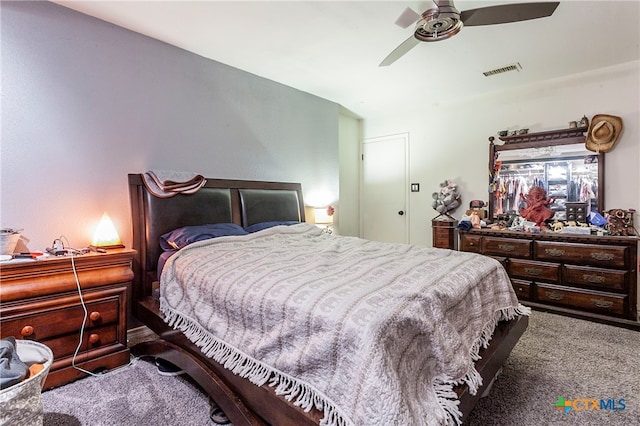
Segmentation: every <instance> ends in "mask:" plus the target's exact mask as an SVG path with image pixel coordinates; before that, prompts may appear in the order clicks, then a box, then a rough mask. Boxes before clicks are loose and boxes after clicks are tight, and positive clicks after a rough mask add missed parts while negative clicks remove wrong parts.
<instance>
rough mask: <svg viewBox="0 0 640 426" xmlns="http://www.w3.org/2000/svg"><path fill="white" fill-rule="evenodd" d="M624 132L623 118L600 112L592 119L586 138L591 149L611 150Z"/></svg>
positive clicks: (598, 150)
mask: <svg viewBox="0 0 640 426" xmlns="http://www.w3.org/2000/svg"><path fill="white" fill-rule="evenodd" d="M621 132H622V118H620V117H616V116H615V115H607V114H598V115H594V116H593V118H592V119H591V125H590V126H589V131H588V133H587V139H586V140H585V146H586V148H587V149H588V150H589V151H593V152H596V153H600V152H609V151H611V150H612V149H613V146H614V145H615V144H616V142H618V138H619V137H620V133H621Z"/></svg>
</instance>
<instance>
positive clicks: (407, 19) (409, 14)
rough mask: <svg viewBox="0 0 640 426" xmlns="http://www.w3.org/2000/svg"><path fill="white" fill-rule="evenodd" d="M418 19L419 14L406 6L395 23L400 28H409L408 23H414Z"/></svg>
mask: <svg viewBox="0 0 640 426" xmlns="http://www.w3.org/2000/svg"><path fill="white" fill-rule="evenodd" d="M418 19H420V14H419V13H418V12H416V11H415V10H413V9H411V8H410V7H407V8H406V9H405V10H404V12H402V13H401V14H400V16H398V19H396V25H397V26H399V27H402V28H409V25H411V24H414V23H416V22H417V21H418Z"/></svg>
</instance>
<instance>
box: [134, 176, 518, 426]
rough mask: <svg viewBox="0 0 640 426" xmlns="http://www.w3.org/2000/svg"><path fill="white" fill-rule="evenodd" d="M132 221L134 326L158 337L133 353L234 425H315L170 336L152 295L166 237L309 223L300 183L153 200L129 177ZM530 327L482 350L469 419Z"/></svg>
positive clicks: (228, 183) (238, 186)
mask: <svg viewBox="0 0 640 426" xmlns="http://www.w3.org/2000/svg"><path fill="white" fill-rule="evenodd" d="M129 195H130V200H131V210H132V220H133V248H134V249H135V250H136V256H135V258H134V265H133V267H134V275H135V277H134V283H133V288H132V293H133V295H132V296H133V297H132V299H133V302H132V311H133V315H134V316H135V318H137V319H138V320H139V321H141V322H142V323H143V324H145V325H146V326H147V327H149V328H150V329H151V330H152V331H153V332H155V333H156V334H158V336H159V339H157V340H154V341H148V342H143V343H140V344H138V345H135V346H134V347H133V348H131V351H132V353H133V354H134V355H136V356H153V357H159V358H163V359H166V360H167V361H169V362H171V363H173V364H175V365H177V366H179V367H180V368H182V369H183V370H184V371H185V372H186V373H187V374H188V375H189V376H190V377H191V378H192V379H193V380H194V381H195V382H197V383H198V384H199V385H200V386H201V387H202V389H203V390H204V391H205V392H207V393H208V394H209V396H210V397H211V398H212V399H213V400H214V401H215V402H216V403H217V404H218V405H219V406H220V407H221V408H222V410H224V412H225V414H227V416H228V417H229V419H230V420H231V421H232V422H233V424H234V425H236V426H240V425H267V424H271V425H291V424H295V425H317V424H318V423H319V421H320V419H321V418H322V417H323V413H322V412H320V411H318V410H312V411H311V412H308V413H305V412H304V411H303V410H302V409H301V408H299V407H296V406H294V405H293V404H292V403H290V402H288V401H287V400H286V399H285V398H283V397H282V396H278V395H276V394H275V392H274V391H273V389H272V388H271V387H269V386H268V385H263V386H261V387H258V386H256V385H254V384H252V383H251V382H249V381H248V380H247V379H244V378H241V377H239V376H236V375H234V374H233V373H231V372H230V371H229V370H227V369H225V368H224V367H223V366H222V365H221V364H219V363H217V362H215V361H213V360H212V359H210V358H207V357H205V356H204V355H203V354H202V352H200V349H199V348H198V347H197V346H196V345H195V344H193V343H192V342H191V341H189V340H188V339H187V338H186V337H185V336H184V335H183V334H182V333H181V332H180V331H177V330H174V329H172V328H170V327H169V326H168V325H167V324H166V323H165V322H164V320H163V318H162V314H161V313H160V303H159V301H158V300H157V298H155V297H154V295H153V289H154V288H155V287H156V286H157V282H158V276H157V272H156V269H157V262H158V257H159V255H160V253H161V249H160V245H159V237H160V235H162V234H164V233H166V232H169V231H171V230H174V229H176V228H178V227H181V226H187V225H200V224H204V223H221V222H232V223H236V224H239V225H242V226H248V225H251V224H254V223H259V222H267V221H275V220H300V221H304V204H303V199H302V188H301V186H300V184H297V183H281V182H261V181H243V180H225V179H207V183H206V185H205V186H204V187H203V188H201V189H200V190H198V192H196V193H195V194H192V195H183V194H179V195H176V196H174V197H170V198H159V197H155V196H153V195H152V194H151V193H150V192H149V191H148V190H147V189H146V187H145V186H144V183H143V179H142V175H140V174H130V175H129ZM527 325H528V318H527V317H519V318H518V319H515V320H513V321H509V322H503V323H500V324H499V326H498V328H497V329H496V331H495V333H494V337H493V339H492V340H491V344H490V346H489V347H488V348H486V349H484V350H481V352H480V355H481V356H482V359H480V360H479V361H478V362H477V363H476V369H477V370H478V372H479V373H480V374H481V375H482V377H483V383H484V385H483V386H482V387H481V388H480V389H479V391H478V392H477V394H476V395H471V394H470V393H469V392H468V390H467V388H466V386H460V387H458V388H456V392H457V393H458V395H459V398H460V406H459V408H460V411H461V412H462V414H463V418H464V417H466V415H468V413H469V412H470V411H471V410H472V409H473V407H474V406H475V404H476V402H477V401H478V399H479V398H480V397H481V395H483V393H485V392H486V390H487V389H488V388H489V387H490V386H491V384H492V383H493V379H494V378H495V377H496V375H497V374H498V373H499V372H500V369H501V367H502V364H503V363H504V361H505V360H506V358H507V357H508V356H509V354H510V353H511V350H512V349H513V347H514V346H515V344H516V343H517V341H518V340H519V339H520V336H521V335H522V334H523V333H524V331H525V330H526V328H527Z"/></svg>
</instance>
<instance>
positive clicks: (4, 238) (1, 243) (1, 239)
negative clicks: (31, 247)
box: [0, 233, 20, 254]
mask: <svg viewBox="0 0 640 426" xmlns="http://www.w3.org/2000/svg"><path fill="white" fill-rule="evenodd" d="M19 240H20V234H7V233H0V254H13V252H14V250H15V249H16V245H18V241H19Z"/></svg>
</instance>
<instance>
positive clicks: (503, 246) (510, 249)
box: [498, 244, 515, 252]
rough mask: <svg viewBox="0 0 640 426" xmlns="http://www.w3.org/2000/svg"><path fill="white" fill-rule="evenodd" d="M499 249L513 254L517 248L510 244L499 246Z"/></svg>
mask: <svg viewBox="0 0 640 426" xmlns="http://www.w3.org/2000/svg"><path fill="white" fill-rule="evenodd" d="M498 248H499V249H500V250H502V251H508V252H512V251H513V250H515V246H512V245H509V244H498Z"/></svg>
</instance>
